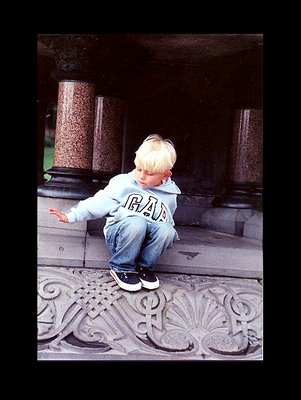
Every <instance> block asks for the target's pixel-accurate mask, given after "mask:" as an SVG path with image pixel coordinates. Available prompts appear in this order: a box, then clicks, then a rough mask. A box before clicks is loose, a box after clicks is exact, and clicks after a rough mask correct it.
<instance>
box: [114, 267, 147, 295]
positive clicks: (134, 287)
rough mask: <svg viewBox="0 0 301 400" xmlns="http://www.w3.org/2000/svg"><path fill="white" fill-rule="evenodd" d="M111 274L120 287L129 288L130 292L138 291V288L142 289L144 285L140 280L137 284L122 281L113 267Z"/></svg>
mask: <svg viewBox="0 0 301 400" xmlns="http://www.w3.org/2000/svg"><path fill="white" fill-rule="evenodd" d="M110 275H111V276H112V278H113V279H114V281H115V282H116V283H117V285H118V286H119V287H121V289H124V290H127V291H129V292H136V291H137V290H140V289H141V287H142V284H141V282H138V283H137V284H136V285H128V284H126V283H124V282H122V281H121V280H120V279H119V278H118V276H117V274H116V272H115V271H114V270H112V269H111V270H110Z"/></svg>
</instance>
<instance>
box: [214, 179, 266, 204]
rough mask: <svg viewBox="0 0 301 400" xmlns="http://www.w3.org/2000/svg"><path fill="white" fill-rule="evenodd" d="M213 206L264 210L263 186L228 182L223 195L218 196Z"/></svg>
mask: <svg viewBox="0 0 301 400" xmlns="http://www.w3.org/2000/svg"><path fill="white" fill-rule="evenodd" d="M212 207H226V208H252V209H255V210H258V211H262V187H260V186H257V185H255V184H248V183H247V184H237V183H236V184H228V185H226V191H225V193H224V194H223V195H220V196H216V197H215V198H214V199H213V201H212Z"/></svg>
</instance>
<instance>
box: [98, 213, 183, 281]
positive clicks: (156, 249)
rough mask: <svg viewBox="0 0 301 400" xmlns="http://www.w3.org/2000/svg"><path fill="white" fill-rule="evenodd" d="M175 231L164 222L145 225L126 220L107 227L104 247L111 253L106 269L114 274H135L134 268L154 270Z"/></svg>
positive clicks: (173, 239)
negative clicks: (114, 272)
mask: <svg viewBox="0 0 301 400" xmlns="http://www.w3.org/2000/svg"><path fill="white" fill-rule="evenodd" d="M177 237H178V233H177V231H176V230H175V229H174V228H173V227H172V226H171V225H170V224H169V223H167V222H151V223H150V222H147V221H146V220H145V219H144V218H142V217H136V216H131V217H126V218H124V219H122V220H121V221H119V222H116V223H115V224H113V225H111V226H109V228H108V230H107V232H106V238H105V241H106V244H107V246H108V247H109V249H110V250H111V252H112V257H111V259H110V261H109V266H110V268H111V269H113V270H114V271H116V272H134V273H135V272H136V270H135V269H136V267H137V266H139V267H144V268H149V269H151V270H154V268H155V265H156V263H157V261H158V260H159V258H160V256H161V255H162V254H163V252H164V251H165V250H166V249H167V248H170V247H172V244H173V243H174V241H175V240H176V239H177Z"/></svg>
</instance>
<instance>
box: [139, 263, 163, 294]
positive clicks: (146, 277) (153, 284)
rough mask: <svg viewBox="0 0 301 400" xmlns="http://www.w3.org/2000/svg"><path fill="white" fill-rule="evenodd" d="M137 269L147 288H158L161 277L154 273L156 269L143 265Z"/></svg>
mask: <svg viewBox="0 0 301 400" xmlns="http://www.w3.org/2000/svg"><path fill="white" fill-rule="evenodd" d="M136 271H137V272H138V276H139V279H140V281H141V283H142V286H143V287H144V288H145V289H156V288H157V287H159V279H158V278H157V277H156V275H155V274H154V271H152V270H151V269H149V268H142V267H137V268H136Z"/></svg>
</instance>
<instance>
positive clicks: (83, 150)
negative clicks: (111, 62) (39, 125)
mask: <svg viewBox="0 0 301 400" xmlns="http://www.w3.org/2000/svg"><path fill="white" fill-rule="evenodd" d="M94 105H95V85H94V84H92V83H90V82H86V81H79V80H62V81H60V82H59V90H58V105H57V122H56V134H55V145H54V162H53V167H52V168H51V169H49V170H47V173H49V174H50V175H51V179H50V180H49V181H48V182H47V183H45V184H44V185H43V187H41V188H39V191H38V194H39V195H41V196H47V197H64V198H72V199H82V198H85V197H88V196H90V195H92V194H93V193H94V192H95V187H94V183H93V173H92V162H93V135H94Z"/></svg>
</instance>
